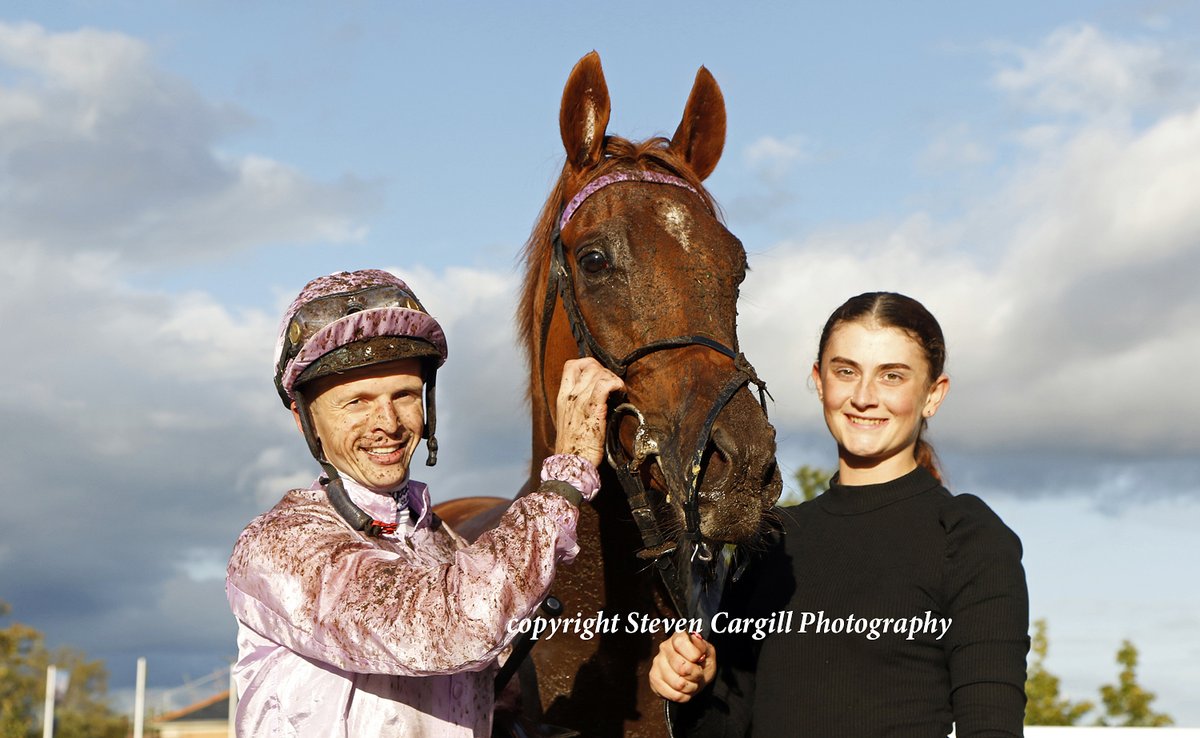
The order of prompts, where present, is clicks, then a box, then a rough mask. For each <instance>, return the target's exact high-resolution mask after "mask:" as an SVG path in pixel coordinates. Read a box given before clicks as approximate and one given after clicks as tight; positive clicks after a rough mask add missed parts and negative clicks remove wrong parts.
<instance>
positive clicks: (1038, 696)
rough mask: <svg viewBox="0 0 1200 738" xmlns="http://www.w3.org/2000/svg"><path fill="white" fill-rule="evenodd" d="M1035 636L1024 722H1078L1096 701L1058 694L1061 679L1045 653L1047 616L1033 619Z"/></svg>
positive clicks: (1047, 646)
mask: <svg viewBox="0 0 1200 738" xmlns="http://www.w3.org/2000/svg"><path fill="white" fill-rule="evenodd" d="M1032 640H1033V643H1032V647H1031V652H1032V655H1033V660H1032V661H1031V662H1030V664H1029V671H1028V675H1027V677H1026V679H1025V699H1026V702H1025V724H1026V725H1077V724H1078V723H1079V720H1080V718H1082V717H1083V716H1084V714H1086V713H1088V712H1090V711H1091V709H1092V708H1093V707H1095V705H1094V704H1093V703H1091V702H1088V701H1086V700H1084V701H1082V702H1071V701H1070V700H1068V699H1066V698H1064V697H1060V696H1059V692H1058V685H1059V679H1058V677H1056V676H1054V675H1053V674H1051V673H1050V672H1049V671H1047V670H1046V666H1045V661H1046V653H1047V652H1048V651H1049V650H1050V642H1049V639H1047V637H1046V621H1045V619H1039V620H1036V621H1034V623H1033V638H1032Z"/></svg>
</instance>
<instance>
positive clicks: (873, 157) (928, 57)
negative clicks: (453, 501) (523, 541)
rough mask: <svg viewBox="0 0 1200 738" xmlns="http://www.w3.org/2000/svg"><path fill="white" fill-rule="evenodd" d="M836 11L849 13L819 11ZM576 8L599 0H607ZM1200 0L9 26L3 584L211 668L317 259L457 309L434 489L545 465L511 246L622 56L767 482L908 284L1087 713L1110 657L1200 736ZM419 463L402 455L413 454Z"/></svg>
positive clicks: (178, 679)
mask: <svg viewBox="0 0 1200 738" xmlns="http://www.w3.org/2000/svg"><path fill="white" fill-rule="evenodd" d="M835 6H836V7H835ZM589 8H592V6H589ZM1198 16H1200V10H1198V9H1197V7H1196V6H1195V5H1194V4H1191V3H1187V2H1171V1H1170V0H1145V1H1142V2H1137V1H1132V0H1131V1H1128V2H1111V1H1110V2H1103V1H1102V2H1095V1H1093V0H1088V1H1084V0H1078V1H1075V2H1072V1H1070V0H1064V1H1063V2H1055V3H1043V2H1027V1H1021V2H1010V3H1003V4H1000V3H990V4H984V3H957V2H918V3H891V2H851V3H836V4H835V3H814V2H791V3H770V2H764V3H756V4H740V5H738V6H736V7H734V6H732V5H730V4H728V3H718V2H704V1H692V2H671V1H668V2H662V3H656V4H654V5H653V6H652V7H651V6H646V5H645V4H644V3H634V2H625V1H623V0H617V1H615V2H610V3H606V4H605V5H604V6H603V8H602V9H596V8H592V10H591V12H589V14H587V15H586V16H585V15H583V14H581V13H580V12H579V11H577V10H576V9H575V8H574V6H568V5H567V4H563V3H548V2H528V3H508V4H499V3H483V2H478V3H472V2H459V3H384V2H366V1H363V2H354V3H339V4H332V3H329V4H317V3H312V4H308V5H297V4H285V3H272V2H259V3H235V2H224V1H220V0H218V1H216V2H205V3H201V2H161V3H135V2H95V1H84V0H64V1H63V2H56V3H43V2H34V1H26V0H7V2H5V3H4V4H3V5H2V6H0V279H3V282H4V283H5V285H6V288H5V290H4V291H3V292H2V293H0V325H2V326H3V330H4V333H5V336H4V343H5V345H6V349H5V352H4V357H5V358H4V360H3V361H2V362H0V419H2V420H3V427H2V428H0V468H3V469H4V470H5V482H4V488H5V489H4V492H3V499H4V504H3V505H2V506H0V600H3V601H5V602H8V603H9V604H10V605H12V608H13V612H12V614H11V616H10V618H9V619H7V620H6V621H4V622H0V625H3V624H4V623H6V622H11V621H13V620H15V621H20V622H24V623H27V624H30V625H32V626H34V627H36V628H38V629H40V630H42V631H43V632H44V633H45V634H46V635H47V638H48V639H49V641H50V642H51V643H52V644H69V645H72V646H75V647H77V648H81V649H83V650H84V651H85V652H87V654H88V655H89V656H91V657H92V658H98V659H103V660H104V661H105V663H106V664H107V666H108V668H109V671H110V675H111V677H110V683H111V686H112V688H113V690H114V692H115V693H117V694H118V695H121V694H127V693H128V691H129V689H130V688H131V687H132V684H133V681H134V674H135V661H136V659H137V658H138V657H140V656H142V657H146V658H147V660H148V665H149V666H148V672H149V683H150V686H151V687H152V688H153V689H154V690H156V691H157V692H162V691H164V690H170V689H172V688H174V687H177V686H178V685H180V684H182V683H184V682H185V681H186V680H188V679H191V678H196V677H199V676H203V675H205V674H209V673H212V672H214V671H215V670H218V669H221V668H224V667H225V666H227V665H228V663H229V662H230V660H231V659H232V658H233V657H234V656H235V652H236V648H235V644H234V633H235V625H234V622H233V619H232V617H231V616H230V615H229V613H228V610H227V605H226V603H225V598H224V592H223V571H224V562H225V560H226V559H227V558H228V555H229V552H230V549H231V547H232V545H233V541H234V539H235V538H236V536H237V534H238V533H239V532H240V530H241V529H242V527H243V526H244V525H245V524H246V523H247V522H248V521H249V520H250V519H251V518H253V517H254V516H255V515H256V514H258V513H259V512H262V511H263V510H265V509H267V508H269V507H270V506H271V505H272V504H273V503H274V502H275V501H276V500H277V499H278V498H279V497H280V496H281V495H282V493H283V492H284V491H285V490H287V489H288V488H290V487H292V486H300V485H305V486H306V485H307V484H308V483H309V482H310V481H311V479H312V478H313V477H314V476H315V473H316V471H317V470H316V468H315V465H314V464H313V463H312V461H311V459H309V458H308V457H307V452H306V450H305V447H304V444H303V442H302V439H301V438H300V436H299V435H298V434H297V433H296V431H295V428H294V426H293V425H292V422H291V419H290V416H289V415H288V414H287V413H286V412H285V411H284V410H283V408H282V407H281V406H280V404H279V400H278V397H277V396H276V395H275V393H274V389H273V387H272V384H271V375H272V369H271V362H272V356H271V353H272V349H273V346H274V341H275V331H276V327H277V324H278V321H279V317H280V315H281V314H282V312H283V309H284V307H285V306H286V305H287V303H288V302H289V301H290V300H291V298H292V297H293V296H294V295H295V294H296V292H297V291H298V290H299V289H300V287H301V286H302V285H303V284H304V283H305V282H306V281H307V280H308V279H310V278H312V277H315V276H318V275H321V274H327V273H330V272H332V271H336V270H339V269H354V268H364V267H382V268H387V269H390V270H393V271H395V272H396V273H398V274H400V275H401V276H402V277H404V278H405V279H406V280H407V281H408V282H409V284H410V286H412V287H413V288H414V289H415V290H416V291H417V293H418V294H419V295H420V296H421V299H422V301H423V302H424V303H425V305H426V306H427V307H428V308H429V309H430V311H431V312H432V313H433V314H434V315H435V316H436V317H437V318H438V319H439V320H440V321H441V323H442V325H443V326H444V327H445V330H446V333H447V335H448V338H449V342H450V359H449V362H448V363H447V365H446V367H445V369H444V370H443V372H442V373H441V376H440V377H439V391H438V395H439V397H438V400H439V402H438V405H439V441H440V454H439V456H440V459H439V464H438V466H437V467H436V468H434V469H431V470H426V469H424V468H423V467H422V468H420V469H419V471H420V472H422V473H423V477H424V478H425V479H426V480H427V481H429V482H430V483H431V485H432V488H433V490H434V494H435V498H436V499H449V498H452V497H457V496H462V495H470V494H500V495H510V494H512V493H513V492H514V491H515V490H516V489H517V488H518V487H519V486H520V483H521V481H522V475H523V472H524V471H525V470H526V469H527V468H528V455H529V447H528V436H529V430H528V428H529V421H528V417H527V415H528V411H527V408H526V406H525V402H524V396H523V394H524V377H525V372H526V369H525V366H524V362H523V358H522V357H521V356H520V355H519V354H518V352H517V348H516V338H515V334H514V328H513V323H512V317H511V316H512V314H513V311H514V308H515V303H516V293H517V289H518V283H519V280H520V272H519V269H520V265H519V264H518V262H517V254H518V252H519V251H520V248H521V246H522V244H523V243H524V241H525V239H526V238H527V236H528V233H529V229H530V227H531V225H532V224H533V221H534V218H535V217H536V215H537V213H538V210H539V209H540V207H541V204H542V202H543V201H544V199H545V197H546V195H547V194H548V191H549V188H550V186H551V184H552V183H553V180H554V178H555V176H556V175H557V173H558V171H559V168H560V167H561V162H562V157H563V150H562V144H561V141H560V138H559V134H558V130H557V121H558V105H559V101H560V99H561V94H562V86H563V84H564V83H565V81H566V78H567V75H568V73H569V71H570V69H571V67H572V65H573V64H574V63H575V61H576V60H578V59H579V58H580V57H581V56H583V55H584V54H586V53H587V52H588V51H591V50H593V49H595V50H597V51H598V52H599V53H600V55H601V58H602V60H603V63H604V71H605V74H606V77H607V81H608V87H609V91H610V93H611V96H612V101H613V115H612V119H611V122H610V126H609V130H610V131H612V132H616V133H619V134H621V135H625V136H627V137H632V138H644V137H647V136H651V135H658V134H666V135H670V133H671V132H673V131H674V129H675V126H676V125H677V124H678V121H679V116H680V114H681V113H682V109H683V103H684V102H685V100H686V99H687V93H688V90H689V88H690V85H691V82H692V79H693V77H694V75H695V73H696V70H697V68H698V67H699V66H700V65H705V66H706V67H707V68H708V69H709V70H710V71H711V72H712V73H713V75H714V76H715V78H716V79H717V81H718V83H719V84H720V85H721V87H722V90H723V92H724V95H725V100H726V104H727V107H728V137H727V140H726V145H725V150H724V156H723V159H722V161H721V163H720V165H719V166H718V167H717V170H716V172H715V173H714V174H713V175H712V176H711V177H710V178H709V179H708V180H707V182H706V184H707V185H708V187H709V189H710V190H711V191H712V193H713V194H714V196H715V197H716V199H717V200H718V202H719V203H720V204H721V206H722V208H723V211H724V215H725V218H726V221H727V223H728V225H729V227H730V229H731V230H732V231H733V232H734V233H735V234H736V235H738V236H739V237H740V238H741V240H742V241H743V243H744V244H745V245H746V248H747V252H748V258H749V264H750V269H751V271H750V274H749V276H748V277H747V279H746V282H745V283H744V285H743V287H742V293H741V295H742V296H741V302H740V309H739V329H740V338H741V344H742V347H743V349H744V350H745V352H746V354H747V356H748V357H749V358H750V360H751V361H752V362H753V363H754V365H755V366H756V368H757V369H758V370H759V374H760V375H761V376H762V377H763V378H764V379H766V380H767V382H768V383H769V385H770V388H771V392H772V394H773V396H774V398H775V404H774V405H773V406H772V408H771V417H772V420H773V422H774V424H775V426H776V428H777V430H778V434H779V461H780V464H781V465H782V467H783V469H784V471H785V476H787V477H790V474H791V473H792V472H794V471H795V470H796V469H798V468H799V467H800V466H802V465H806V464H807V465H811V466H817V467H826V468H828V467H831V466H833V465H834V464H835V458H836V457H835V448H834V447H833V444H832V442H831V441H830V440H829V438H828V435H827V433H826V431H825V428H824V425H823V422H822V420H821V415H820V411H819V404H818V402H817V400H816V396H815V392H814V391H813V389H812V387H811V385H810V383H809V382H808V381H807V378H808V370H809V367H810V366H811V363H812V360H813V356H814V354H815V352H816V340H817V336H818V333H819V329H820V326H821V324H822V323H823V322H824V319H825V317H827V316H828V314H829V313H830V312H831V311H832V310H833V309H834V308H835V307H837V305H839V304H840V303H841V302H842V301H844V300H845V299H846V298H847V297H849V296H851V295H855V294H858V293H861V292H864V291H869V290H879V289H884V290H895V291H900V292H904V293H906V294H910V295H912V296H914V297H916V298H917V299H919V300H921V301H922V302H923V303H924V304H925V305H927V306H928V307H929V308H930V309H931V310H932V312H933V313H934V314H935V315H936V316H938V318H939V319H940V321H941V322H942V325H943V328H944V329H945V332H946V334H947V340H948V346H949V361H948V365H947V369H948V372H949V374H950V376H951V391H950V394H949V397H948V399H947V401H946V402H945V404H944V405H943V406H942V409H941V410H940V411H939V413H938V416H937V418H935V420H934V422H933V424H932V426H931V434H930V440H931V441H932V442H933V443H934V445H935V446H936V448H937V449H938V453H939V454H940V456H941V457H942V460H943V462H944V466H945V467H946V470H947V476H948V481H949V484H950V486H951V488H952V489H953V490H954V491H956V492H970V493H972V494H976V495H979V496H980V497H982V498H983V499H985V500H986V501H987V503H988V504H989V505H990V506H992V508H993V509H995V510H996V511H997V512H998V513H999V514H1000V516H1001V517H1002V518H1003V519H1004V520H1005V521H1006V522H1007V523H1008V525H1009V526H1010V527H1012V528H1013V530H1015V531H1016V532H1017V533H1018V535H1019V536H1020V537H1021V539H1022V542H1023V544H1024V551H1025V556H1024V563H1025V567H1026V571H1027V575H1028V581H1029V588H1030V600H1031V615H1032V617H1034V618H1045V619H1047V620H1048V622H1049V632H1050V655H1049V658H1048V660H1047V666H1048V668H1050V670H1051V671H1053V672H1055V673H1056V674H1058V675H1059V676H1060V677H1062V679H1063V688H1064V691H1065V692H1066V693H1067V694H1068V695H1069V696H1071V697H1072V698H1074V699H1083V698H1087V699H1091V700H1093V701H1096V700H1097V692H1098V687H1099V686H1100V685H1101V684H1102V683H1110V682H1114V681H1115V679H1116V675H1117V671H1118V667H1117V665H1116V663H1115V654H1116V651H1117V649H1118V648H1119V646H1120V644H1121V641H1122V640H1124V639H1129V640H1131V641H1133V643H1134V644H1135V645H1136V646H1137V647H1138V649H1139V652H1140V664H1139V671H1138V676H1139V680H1140V681H1141V683H1142V684H1143V686H1145V687H1148V688H1149V689H1151V690H1152V691H1154V692H1156V693H1157V694H1158V699H1157V701H1156V702H1155V706H1156V707H1157V708H1158V709H1160V710H1163V711H1166V712H1169V713H1170V714H1172V715H1173V716H1174V717H1175V718H1176V721H1177V723H1178V724H1180V725H1186V726H1200V697H1198V696H1197V695H1200V588H1198V586H1197V585H1198V579H1197V576H1196V574H1195V565H1196V562H1198V561H1200V536H1197V535H1195V531H1196V530H1197V529H1200V430H1198V426H1197V425H1196V424H1195V423H1192V422H1190V421H1189V420H1188V418H1190V417H1195V416H1197V415H1198V414H1200V392H1197V391H1196V389H1195V387H1193V386H1192V384H1191V381H1190V380H1191V379H1192V377H1193V376H1195V374H1196V368H1197V367H1198V366H1200V289H1198V288H1197V278H1198V277H1200V207H1197V198H1198V195H1197V194H1196V193H1197V192H1200V102H1198V101H1200V94H1198V93H1200V30H1198V29H1200V17H1198ZM418 458H421V456H420V452H418Z"/></svg>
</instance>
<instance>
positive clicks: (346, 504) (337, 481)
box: [292, 392, 436, 538]
mask: <svg viewBox="0 0 1200 738" xmlns="http://www.w3.org/2000/svg"><path fill="white" fill-rule="evenodd" d="M292 401H293V402H295V403H296V413H297V415H299V416H300V428H301V429H302V430H303V431H304V440H305V441H307V442H308V450H309V451H310V452H311V453H312V455H313V458H315V459H316V460H317V463H318V464H320V465H321V469H323V470H324V471H325V476H324V477H322V478H321V486H322V487H324V488H325V496H326V497H327V498H328V499H329V504H331V505H333V509H334V510H337V512H338V515H341V516H342V519H344V520H345V521H346V522H347V523H349V524H350V527H352V528H354V530H357V531H362V532H363V533H365V534H367V535H368V536H370V537H372V538H378V537H379V536H381V535H383V534H384V533H395V532H396V528H397V524H396V523H385V522H383V521H381V520H375V519H374V518H372V517H371V516H370V515H367V514H366V513H365V512H364V511H363V509H362V508H361V507H359V506H358V505H355V504H354V501H353V500H351V499H350V495H348V494H347V493H346V485H344V484H343V483H342V476H341V475H340V474H338V470H337V469H336V468H334V466H333V464H330V463H329V461H328V460H326V458H325V453H324V451H322V450H321V439H320V438H319V437H318V436H317V432H316V430H315V429H314V428H313V424H312V411H311V410H309V407H308V400H307V399H306V398H305V397H304V393H303V392H294V393H293V397H292ZM435 461H436V459H435ZM427 463H428V462H427Z"/></svg>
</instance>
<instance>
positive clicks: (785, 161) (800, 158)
mask: <svg viewBox="0 0 1200 738" xmlns="http://www.w3.org/2000/svg"><path fill="white" fill-rule="evenodd" d="M810 148H811V146H810V144H809V142H808V140H807V139H806V138H805V137H804V136H801V135H799V134H793V135H791V136H787V137H786V138H776V137H775V136H763V137H762V138H759V139H758V140H756V141H754V142H753V143H751V144H750V145H749V146H747V147H746V161H747V162H748V163H749V164H750V166H751V168H753V169H754V170H755V171H757V172H759V174H760V175H761V176H763V177H765V178H766V179H767V180H769V181H771V182H777V181H779V180H781V179H783V178H784V177H786V176H787V175H788V174H789V173H791V171H792V169H793V168H794V167H795V166H796V165H797V164H800V163H803V162H804V161H806V160H807V159H808V158H809V156H810V154H809V150H810Z"/></svg>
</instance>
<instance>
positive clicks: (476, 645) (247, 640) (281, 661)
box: [225, 477, 579, 738]
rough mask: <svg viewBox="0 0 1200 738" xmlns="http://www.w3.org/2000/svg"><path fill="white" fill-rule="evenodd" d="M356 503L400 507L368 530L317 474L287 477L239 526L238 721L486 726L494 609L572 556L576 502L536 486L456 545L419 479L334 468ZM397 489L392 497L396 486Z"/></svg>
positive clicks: (523, 597)
mask: <svg viewBox="0 0 1200 738" xmlns="http://www.w3.org/2000/svg"><path fill="white" fill-rule="evenodd" d="M344 483H345V486H346V491H347V493H348V494H349V495H350V498H351V499H352V500H354V502H355V504H357V505H358V506H359V507H361V508H362V509H363V510H364V511H366V512H367V514H368V515H371V516H372V517H374V518H375V519H377V520H381V521H383V522H399V523H400V524H401V525H400V527H399V528H398V529H397V531H396V533H395V534H394V535H391V534H389V535H384V536H382V537H380V538H367V537H366V536H364V535H363V534H361V533H359V532H357V531H355V530H353V529H352V528H351V527H350V526H349V525H348V524H347V523H346V522H345V521H344V520H343V519H342V518H341V517H340V516H339V515H338V513H337V511H335V510H334V509H333V507H332V506H331V505H330V504H329V502H328V501H327V500H326V498H325V493H324V491H323V490H322V489H321V488H320V486H319V485H318V484H316V483H314V484H313V486H312V487H310V488H309V489H307V490H293V491H291V492H289V493H288V494H287V495H286V496H284V498H283V500H281V501H280V502H279V504H277V505H276V506H275V507H274V508H273V509H272V510H270V511H269V512H267V513H265V514H263V515H261V516H259V517H258V518H256V519H255V520H254V521H253V522H251V523H250V525H249V526H247V528H246V530H245V531H243V532H242V534H241V536H240V537H239V538H238V541H237V544H236V545H235V547H234V551H233V556H232V558H231V559H230V560H229V569H228V576H227V578H226V585H225V588H226V593H227V595H228V597H229V604H230V606H231V607H232V608H233V614H234V615H235V616H236V617H237V620H238V662H237V664H236V665H235V667H234V679H235V682H236V686H237V692H238V695H239V703H238V707H237V717H236V720H237V735H238V736H243V737H245V738H250V737H251V736H253V737H254V738H259V737H262V736H298V737H300V738H330V737H333V736H339V737H341V736H346V737H351V736H353V737H355V738H359V737H361V736H372V737H374V736H488V735H490V731H491V721H492V708H493V696H492V694H493V686H492V684H493V678H494V676H495V670H496V658H497V655H498V654H500V652H501V651H502V650H504V648H505V647H506V646H507V645H508V643H509V641H510V640H511V639H512V634H511V633H510V628H509V627H508V624H509V623H510V622H511V621H513V620H514V619H520V618H524V617H527V616H529V615H531V614H532V612H533V610H534V609H535V608H536V607H537V606H538V604H539V603H540V602H541V601H542V599H544V598H545V596H546V593H547V591H548V589H549V587H550V583H551V581H552V579H553V577H554V572H555V567H556V565H557V563H558V562H569V561H571V560H573V559H574V557H575V555H576V553H578V551H579V547H578V546H577V545H576V543H575V524H576V521H577V520H578V515H579V511H578V510H577V509H576V508H575V507H574V506H573V505H572V504H571V503H570V502H568V501H567V500H566V499H564V498H562V497H560V496H558V495H555V494H548V493H541V492H535V493H533V494H530V495H527V496H525V497H522V498H520V499H518V500H517V501H516V502H514V503H513V505H512V507H511V508H510V509H509V511H508V512H507V513H505V515H504V518H503V519H502V521H501V523H500V526H499V527H498V528H496V529H495V530H492V531H490V532H488V533H485V534H484V535H483V536H481V537H480V538H479V540H478V541H476V542H475V543H474V544H473V545H467V544H466V543H465V542H464V541H463V540H462V539H461V538H460V537H459V536H457V535H456V534H454V533H453V532H451V531H450V530H449V528H448V527H447V526H445V525H440V524H433V521H434V518H433V516H432V514H431V512H430V500H429V492H428V490H427V489H426V487H425V485H424V484H422V483H420V482H415V481H410V482H408V485H407V494H408V496H407V502H408V511H406V512H404V513H403V514H401V515H399V517H400V518H401V519H400V520H399V521H397V517H398V515H397V503H396V500H395V499H393V497H392V495H390V494H380V493H376V492H372V491H370V490H367V489H365V488H364V487H362V486H360V485H358V484H356V483H355V482H354V481H353V480H352V479H350V478H348V477H346V478H344ZM401 502H403V499H401Z"/></svg>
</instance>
